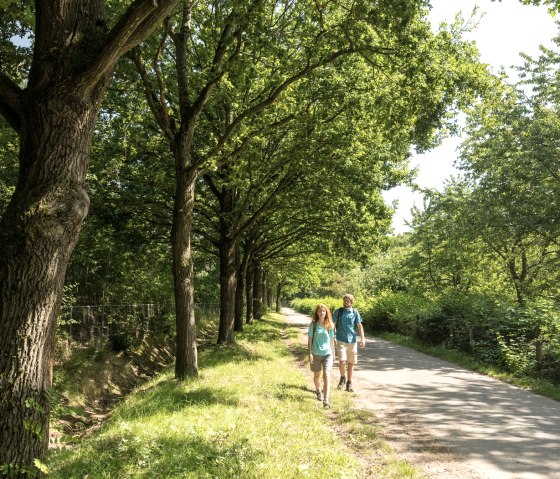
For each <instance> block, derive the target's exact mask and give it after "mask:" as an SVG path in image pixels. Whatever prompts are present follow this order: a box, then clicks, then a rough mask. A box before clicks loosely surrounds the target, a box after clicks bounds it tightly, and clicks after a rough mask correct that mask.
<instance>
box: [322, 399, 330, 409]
mask: <svg viewBox="0 0 560 479" xmlns="http://www.w3.org/2000/svg"><path fill="white" fill-rule="evenodd" d="M323 407H324V408H326V409H330V408H331V404H330V403H329V400H328V399H325V400H324V401H323Z"/></svg>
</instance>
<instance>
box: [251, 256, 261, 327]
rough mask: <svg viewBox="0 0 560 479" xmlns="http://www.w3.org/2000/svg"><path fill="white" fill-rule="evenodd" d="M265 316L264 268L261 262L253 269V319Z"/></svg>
mask: <svg viewBox="0 0 560 479" xmlns="http://www.w3.org/2000/svg"><path fill="white" fill-rule="evenodd" d="M262 316H263V268H262V266H261V263H260V262H257V263H255V265H254V268H253V317H254V318H255V319H262Z"/></svg>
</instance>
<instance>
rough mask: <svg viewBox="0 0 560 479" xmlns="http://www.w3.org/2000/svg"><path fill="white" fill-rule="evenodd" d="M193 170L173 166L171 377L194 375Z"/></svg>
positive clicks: (195, 367)
mask: <svg viewBox="0 0 560 479" xmlns="http://www.w3.org/2000/svg"><path fill="white" fill-rule="evenodd" d="M195 185H196V174H194V173H193V172H192V171H190V170H185V169H179V168H178V169H177V187H176V188H177V191H176V193H175V204H174V208H173V227H172V229H171V237H172V239H171V243H172V252H173V286H174V291H175V322H176V328H177V353H176V358H175V378H176V379H179V380H181V381H182V380H183V379H185V377H187V376H191V377H192V376H197V375H198V353H197V344H196V324H195V317H194V284H193V258H192V250H191V231H192V213H193V208H194V199H195Z"/></svg>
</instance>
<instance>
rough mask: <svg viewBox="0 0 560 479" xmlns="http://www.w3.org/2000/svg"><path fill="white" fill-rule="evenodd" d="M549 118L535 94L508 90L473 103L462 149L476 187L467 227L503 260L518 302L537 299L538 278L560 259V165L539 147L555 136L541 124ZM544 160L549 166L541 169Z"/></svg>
mask: <svg viewBox="0 0 560 479" xmlns="http://www.w3.org/2000/svg"><path fill="white" fill-rule="evenodd" d="M550 118H551V116H550V114H549V107H548V106H547V105H546V104H543V103H541V102H539V101H538V97H536V98H535V99H534V100H532V101H527V99H526V97H525V96H524V95H523V94H522V93H521V92H518V91H516V90H514V89H506V90H505V91H504V93H502V94H500V92H498V95H497V96H488V97H487V98H486V99H485V101H483V102H481V103H480V105H478V106H477V107H476V108H475V109H473V111H472V112H471V114H470V115H469V120H468V128H467V131H468V132H469V137H468V140H467V141H466V142H465V144H464V145H463V147H462V155H461V157H462V167H463V169H465V171H466V173H467V178H468V180H469V181H470V183H471V185H472V192H471V194H470V197H469V199H468V202H469V207H468V209H467V213H466V214H468V218H469V222H470V225H471V226H472V227H473V228H475V229H476V231H477V233H478V236H479V237H480V238H481V239H482V240H483V241H484V242H485V244H486V245H487V246H488V247H489V248H490V249H491V251H492V252H493V253H494V254H496V255H497V256H498V257H499V258H500V259H501V260H502V261H503V264H504V267H505V270H506V271H507V272H508V275H509V277H510V280H511V282H512V285H513V286H514V288H515V292H516V297H517V301H518V302H519V303H520V304H525V302H526V301H527V299H531V298H534V297H535V294H537V293H538V291H539V289H541V288H542V287H543V284H542V282H541V281H540V280H539V278H540V277H542V275H543V273H545V272H546V271H548V270H550V269H551V267H552V265H553V264H557V258H558V255H557V249H558V248H557V245H556V242H557V238H558V236H559V234H560V230H559V229H558V223H559V219H560V218H559V216H558V215H559V213H558V198H559V197H560V195H559V193H560V191H559V186H560V183H558V179H557V175H556V170H557V167H556V166H553V162H551V159H550V157H547V155H546V152H543V151H541V149H540V148H539V146H538V145H541V144H543V142H545V143H546V142H549V141H550V140H551V139H552V138H553V136H554V133H553V130H552V129H549V128H545V129H543V124H547V125H549V126H552V125H553V124H551V122H550V121H549V120H550ZM545 132H546V133H545ZM543 136H544V137H543ZM548 151H550V149H549V150H548ZM543 158H547V159H545V160H543ZM543 161H544V162H545V164H548V165H549V166H551V167H552V169H550V168H543ZM539 283H540V284H539Z"/></svg>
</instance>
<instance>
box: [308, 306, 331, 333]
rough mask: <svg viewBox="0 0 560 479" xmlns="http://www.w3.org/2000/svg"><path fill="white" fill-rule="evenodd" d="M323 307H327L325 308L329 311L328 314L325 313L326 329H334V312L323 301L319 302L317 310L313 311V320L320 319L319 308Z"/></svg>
mask: <svg viewBox="0 0 560 479" xmlns="http://www.w3.org/2000/svg"><path fill="white" fill-rule="evenodd" d="M321 308H325V310H326V311H327V314H326V315H325V329H327V330H328V329H332V328H333V327H334V325H333V322H332V314H331V310H330V309H329V307H328V306H327V305H325V304H323V303H319V304H318V305H317V307H316V308H315V312H314V313H313V322H314V323H316V322H318V321H319V310H320V309H321Z"/></svg>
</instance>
